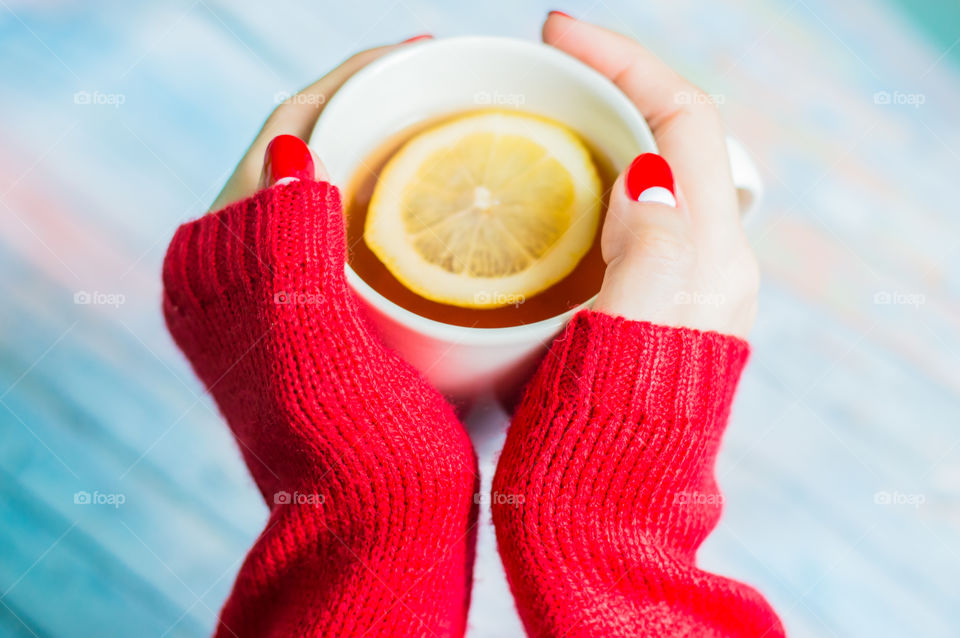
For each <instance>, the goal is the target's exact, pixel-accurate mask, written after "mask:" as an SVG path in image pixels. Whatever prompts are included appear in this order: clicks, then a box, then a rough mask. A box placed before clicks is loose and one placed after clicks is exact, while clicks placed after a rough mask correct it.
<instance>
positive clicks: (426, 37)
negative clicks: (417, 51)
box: [400, 33, 433, 44]
mask: <svg viewBox="0 0 960 638" xmlns="http://www.w3.org/2000/svg"><path fill="white" fill-rule="evenodd" d="M432 39H433V35H431V34H429V33H423V34H420V35H415V36H413V37H412V38H407V39H406V40H404V41H403V42H401V43H400V44H407V43H408V42H417V41H419V40H432Z"/></svg>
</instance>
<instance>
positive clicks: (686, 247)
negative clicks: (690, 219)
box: [637, 227, 696, 264]
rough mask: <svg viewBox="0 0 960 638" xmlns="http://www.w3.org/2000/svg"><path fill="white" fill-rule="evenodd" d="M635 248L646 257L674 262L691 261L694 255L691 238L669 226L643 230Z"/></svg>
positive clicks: (694, 250) (685, 262) (684, 262)
mask: <svg viewBox="0 0 960 638" xmlns="http://www.w3.org/2000/svg"><path fill="white" fill-rule="evenodd" d="M637 249H638V250H639V252H641V253H642V254H644V255H645V256H647V257H648V258H652V259H657V260H660V261H664V262H669V263H675V264H687V263H691V262H692V261H693V260H694V258H695V257H696V249H695V247H694V244H693V241H692V239H691V238H690V237H689V236H688V235H687V234H686V233H682V232H678V231H677V230H674V229H671V228H661V227H652V228H648V229H646V230H644V231H643V232H642V233H641V234H640V237H639V239H638V241H637Z"/></svg>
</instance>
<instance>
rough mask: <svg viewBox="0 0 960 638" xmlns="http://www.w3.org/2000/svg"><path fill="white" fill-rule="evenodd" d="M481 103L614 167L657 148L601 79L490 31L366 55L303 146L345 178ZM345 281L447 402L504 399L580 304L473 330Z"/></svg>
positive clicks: (355, 280)
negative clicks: (567, 134)
mask: <svg viewBox="0 0 960 638" xmlns="http://www.w3.org/2000/svg"><path fill="white" fill-rule="evenodd" d="M681 99H682V98H681ZM486 107H498V108H516V109H519V110H523V111H530V112H534V113H539V114H541V115H545V116H547V117H551V118H553V119H555V120H557V121H560V122H563V123H565V124H567V125H569V126H570V127H571V128H572V129H574V130H575V131H577V132H579V133H580V134H581V135H583V136H584V138H586V139H588V140H590V142H591V143H592V144H593V145H594V146H596V147H597V148H598V149H599V150H601V151H602V152H604V153H605V154H606V155H607V157H608V159H609V160H610V161H611V162H612V164H613V166H614V167H615V168H616V169H617V171H621V170H623V169H624V168H625V167H626V166H627V165H628V164H629V163H630V162H631V161H632V160H633V158H634V157H636V156H637V155H639V154H640V153H643V152H656V150H657V147H656V144H655V142H654V140H653V135H652V134H651V133H650V128H649V127H648V126H647V123H646V122H645V121H644V119H643V117H642V116H641V115H640V113H639V112H638V111H637V109H636V107H635V106H634V105H633V104H632V103H631V102H630V100H628V99H627V97H626V96H625V95H624V94H623V93H621V92H620V90H619V89H618V88H617V87H616V86H614V84H613V83H612V82H610V81H609V80H608V79H607V78H605V77H603V76H602V75H600V74H599V73H597V72H596V71H594V70H593V69H591V68H590V67H588V66H586V65H585V64H583V63H582V62H580V61H579V60H576V59H574V58H572V57H570V56H568V55H566V54H565V53H562V52H560V51H558V50H557V49H554V48H552V47H549V46H546V45H544V44H540V43H534V42H528V41H525V40H516V39H511V38H500V37H486V36H469V37H457V38H449V39H442V40H432V41H426V42H423V43H420V44H417V45H416V46H409V47H404V48H402V49H400V50H398V51H396V52H394V53H392V54H390V55H388V56H386V57H383V58H381V59H379V60H377V61H376V62H374V63H372V64H370V65H369V66H367V67H366V68H364V69H363V70H361V71H360V72H359V73H357V74H356V75H354V76H353V77H352V78H350V80H348V81H347V82H346V83H345V84H344V85H343V86H342V87H341V88H340V90H339V91H338V92H337V93H336V95H334V97H333V98H332V99H331V100H330V102H329V103H328V104H327V105H326V107H325V108H324V111H323V113H322V115H321V116H320V119H319V121H318V123H317V126H316V128H315V129H314V131H313V135H312V137H311V139H310V145H311V146H312V147H313V148H314V150H315V151H316V152H317V154H318V155H319V157H320V158H321V159H322V161H323V162H324V164H325V165H326V167H327V170H328V171H329V172H330V176H331V178H332V180H333V182H334V183H336V184H338V185H341V186H342V185H344V184H346V183H348V181H349V180H350V178H351V177H352V175H353V174H354V173H355V171H356V170H357V167H358V166H359V165H360V162H361V161H363V160H364V159H365V158H366V157H367V156H369V155H370V154H371V153H372V152H373V151H374V150H376V149H377V148H378V147H379V146H380V145H381V144H382V143H383V141H384V140H386V139H388V138H390V137H391V136H392V135H393V134H395V133H397V132H398V131H401V130H403V129H405V128H407V127H409V126H410V125H412V124H415V123H417V122H420V121H423V120H427V119H430V118H432V117H436V116H441V115H446V114H450V113H456V112H459V111H466V110H470V109H478V108H486ZM730 151H731V152H730V159H731V168H732V171H733V175H734V181H735V183H736V184H737V187H738V189H739V193H740V202H741V207H742V208H743V209H744V211H743V212H746V209H748V208H752V207H754V206H755V205H756V203H757V201H758V199H759V196H760V192H761V182H760V178H759V175H758V173H757V170H756V168H755V167H754V166H753V164H752V162H751V161H750V159H749V156H748V155H747V154H746V151H745V150H744V149H743V148H742V147H741V146H740V145H739V144H736V143H735V142H731V143H730ZM347 280H348V281H349V282H350V285H351V286H353V288H354V289H355V290H356V292H357V294H358V296H359V298H360V300H361V302H362V303H363V304H364V305H366V306H367V307H368V310H369V313H370V316H371V318H372V319H373V321H374V323H375V325H376V327H377V328H378V329H379V331H380V334H381V336H382V337H383V339H384V340H385V341H386V343H387V344H388V345H389V346H391V347H392V348H394V349H395V350H397V351H398V352H399V353H400V354H401V356H403V357H404V358H406V359H407V360H408V361H409V362H410V363H411V364H413V365H414V366H415V367H416V368H418V369H419V370H420V371H421V372H422V373H423V374H424V375H425V376H426V378H427V379H428V380H429V381H430V382H431V383H432V384H433V385H434V386H435V387H437V388H438V389H439V390H440V391H441V392H443V393H444V394H446V395H448V396H449V397H451V398H453V399H455V400H470V399H472V398H475V397H476V396H478V395H479V394H481V393H483V392H485V391H489V390H493V391H495V392H497V393H498V394H500V395H501V396H503V397H509V396H510V395H511V394H512V393H513V392H515V391H516V390H518V389H519V387H520V386H521V385H522V384H523V383H524V381H525V380H526V379H527V378H528V377H529V375H530V374H531V373H532V371H533V367H534V366H535V364H536V362H537V361H538V360H539V358H540V357H541V356H542V354H543V352H544V348H545V346H546V344H548V343H549V342H550V341H551V340H552V339H553V338H554V337H556V336H557V335H558V334H559V332H560V331H561V329H562V328H563V326H564V325H565V324H566V323H567V322H568V321H569V320H570V318H571V317H572V316H573V315H574V314H575V313H576V312H577V310H579V308H574V309H572V310H569V311H567V312H565V313H563V314H560V315H557V316H555V317H551V318H549V319H545V320H543V321H537V322H535V323H529V324H525V325H517V326H511V327H507V328H470V327H466V326H456V325H451V324H446V323H442V322H439V321H434V320H432V319H427V318H425V317H421V316H419V315H417V314H415V313H413V312H410V311H409V310H406V309H405V308H403V307H401V306H398V305H397V304H395V303H393V302H392V301H390V300H388V299H387V298H386V297H384V296H383V295H381V294H380V293H378V292H377V291H376V290H374V289H373V288H371V287H370V286H369V285H367V283H366V282H364V281H363V280H362V279H361V278H360V277H359V276H358V275H357V274H356V273H355V272H354V271H353V269H352V268H350V266H349V265H348V266H347ZM591 302H592V299H591V300H590V301H588V302H587V303H586V304H584V305H589V304H590V303H591Z"/></svg>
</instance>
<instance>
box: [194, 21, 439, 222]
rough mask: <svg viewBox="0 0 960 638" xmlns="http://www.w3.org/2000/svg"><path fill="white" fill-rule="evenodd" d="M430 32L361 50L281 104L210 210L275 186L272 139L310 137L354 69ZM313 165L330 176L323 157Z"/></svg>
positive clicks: (323, 175) (317, 175) (322, 174)
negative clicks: (270, 167)
mask: <svg viewBox="0 0 960 638" xmlns="http://www.w3.org/2000/svg"><path fill="white" fill-rule="evenodd" d="M425 37H427V36H419V37H416V38H411V39H410V40H406V41H404V42H401V43H399V44H392V45H388V46H382V47H376V48H374V49H367V50H366V51H361V52H359V53H357V54H355V55H354V56H352V57H351V58H349V59H348V60H346V61H345V62H344V63H343V64H341V65H340V66H338V67H337V68H335V69H334V70H332V71H330V73H328V74H327V75H325V76H324V77H322V78H320V79H319V80H317V81H316V82H314V83H313V84H311V85H310V86H308V87H307V88H305V89H303V90H302V91H300V92H299V93H297V94H295V95H293V96H291V97H290V98H288V99H287V100H286V101H285V102H283V104H280V105H279V106H278V107H277V108H276V109H274V110H273V113H271V114H270V116H269V117H268V118H267V121H266V122H265V123H264V124H263V127H262V128H261V129H260V132H259V133H258V134H257V137H256V138H255V139H254V140H253V143H252V144H251V145H250V148H248V149H247V152H246V153H245V154H244V156H243V158H242V159H241V160H240V163H239V164H238V165H237V168H236V169H235V170H234V171H233V174H232V175H231V176H230V179H228V180H227V183H226V184H225V185H224V187H223V190H222V191H220V194H219V195H218V196H217V199H216V200H214V202H213V204H212V205H211V206H210V211H211V212H213V211H217V210H220V209H221V208H223V207H224V206H226V205H228V204H232V203H234V202H238V201H240V200H242V199H246V198H247V197H249V196H250V195H253V194H254V193H255V192H256V191H257V190H259V189H260V188H264V187H266V186H271V185H272V181H271V180H270V177H269V175H268V174H267V173H268V171H264V155H265V153H266V151H267V147H268V145H269V144H270V142H271V141H272V140H273V139H274V138H275V137H277V136H280V135H293V136H295V137H298V138H300V139H301V140H306V139H308V138H309V137H310V133H311V132H312V131H313V127H314V125H316V123H317V118H318V117H320V113H321V112H323V107H324V106H325V105H326V103H327V102H328V101H329V100H330V98H332V97H333V95H334V93H336V92H337V90H338V89H339V88H340V87H341V86H343V83H344V82H346V81H347V80H348V79H350V76H352V75H353V74H354V73H356V72H357V71H359V70H360V69H362V68H363V67H365V66H366V65H368V64H370V63H371V62H373V61H374V60H376V59H377V58H379V57H381V56H383V55H386V54H387V53H390V52H391V51H394V50H395V49H398V48H400V47H402V46H406V45H407V44H409V43H411V42H414V41H418V40H422V39H424V38H425ZM312 159H313V167H314V170H315V171H316V173H315V175H313V176H311V177H315V178H316V179H321V180H326V179H328V175H327V172H326V169H325V168H324V167H323V164H321V163H320V160H319V159H318V158H317V157H316V156H313V158H312Z"/></svg>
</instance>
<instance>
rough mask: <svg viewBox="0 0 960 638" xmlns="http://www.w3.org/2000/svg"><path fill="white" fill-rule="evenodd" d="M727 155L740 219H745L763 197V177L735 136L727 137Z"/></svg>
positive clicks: (755, 208)
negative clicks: (735, 189) (735, 190)
mask: <svg viewBox="0 0 960 638" xmlns="http://www.w3.org/2000/svg"><path fill="white" fill-rule="evenodd" d="M727 156H728V157H729V158H730V173H731V174H732V175H733V184H734V186H736V188H737V201H738V203H739V204H740V219H746V218H747V217H749V216H751V215H752V214H753V212H754V211H756V210H757V208H758V207H759V205H760V200H761V199H762V198H763V179H761V178H760V171H759V170H757V165H756V164H755V163H754V161H753V158H751V157H750V153H748V152H747V148H746V147H745V146H744V145H743V144H742V143H741V142H740V140H738V139H737V138H735V137H729V136H728V137H727Z"/></svg>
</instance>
